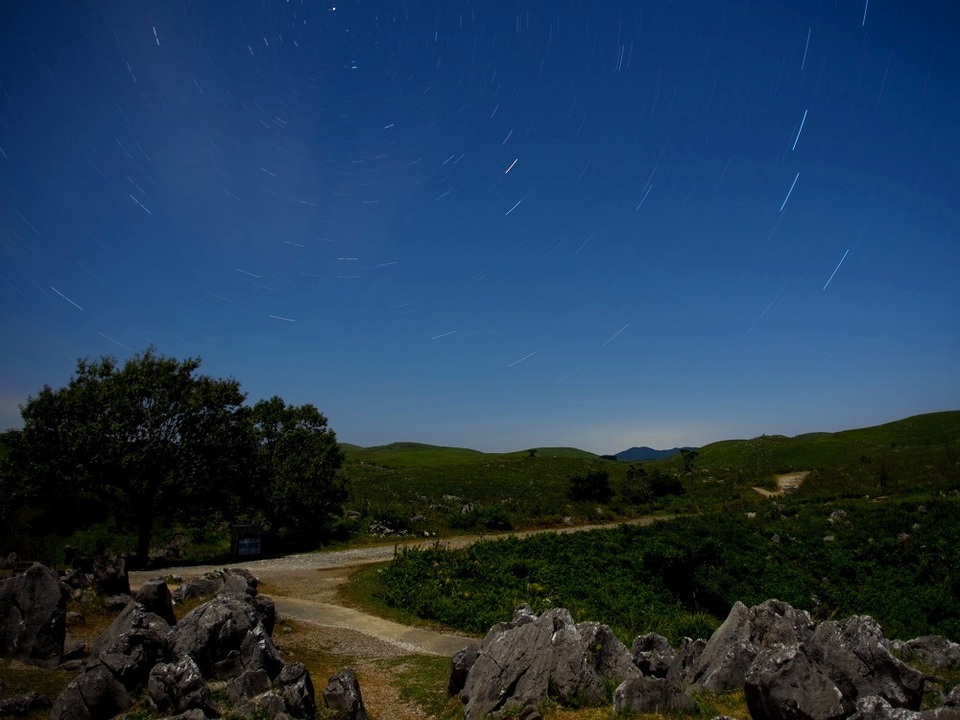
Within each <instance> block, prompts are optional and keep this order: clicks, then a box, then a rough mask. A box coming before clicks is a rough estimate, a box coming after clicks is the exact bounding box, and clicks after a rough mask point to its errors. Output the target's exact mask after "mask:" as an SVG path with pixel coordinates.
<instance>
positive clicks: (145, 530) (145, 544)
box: [137, 512, 153, 567]
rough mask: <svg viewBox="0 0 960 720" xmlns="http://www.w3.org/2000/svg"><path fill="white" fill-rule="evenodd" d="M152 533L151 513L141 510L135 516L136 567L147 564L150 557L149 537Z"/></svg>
mask: <svg viewBox="0 0 960 720" xmlns="http://www.w3.org/2000/svg"><path fill="white" fill-rule="evenodd" d="M152 535H153V513H152V512H141V513H140V514H139V516H138V517H137V567H143V566H145V565H146V564H147V560H148V559H149V557H150V537H151V536H152Z"/></svg>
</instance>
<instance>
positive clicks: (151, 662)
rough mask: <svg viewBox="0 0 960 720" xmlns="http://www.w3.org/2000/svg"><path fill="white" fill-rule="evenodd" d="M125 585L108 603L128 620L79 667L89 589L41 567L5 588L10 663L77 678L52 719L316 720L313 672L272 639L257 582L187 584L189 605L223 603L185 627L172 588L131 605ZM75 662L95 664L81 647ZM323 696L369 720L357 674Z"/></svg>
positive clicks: (2, 605)
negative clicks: (126, 715) (77, 615)
mask: <svg viewBox="0 0 960 720" xmlns="http://www.w3.org/2000/svg"><path fill="white" fill-rule="evenodd" d="M122 575H123V578H122V580H121V581H118V582H117V584H115V585H114V587H116V589H117V590H122V589H123V587H124V585H125V586H126V588H127V594H123V593H121V594H117V595H113V596H111V597H109V598H108V599H107V601H108V602H109V604H110V605H111V606H117V607H122V610H121V611H120V613H119V615H118V616H117V617H116V619H115V620H114V622H113V623H112V624H111V626H110V627H109V628H108V629H107V630H106V631H105V632H104V633H103V635H101V636H100V637H99V638H98V639H97V641H96V644H95V645H94V647H93V648H92V649H91V652H90V653H89V657H76V658H73V659H70V658H65V652H64V647H65V644H67V645H69V643H70V641H69V636H67V635H66V633H65V625H66V600H67V598H68V597H69V595H70V592H71V587H72V588H73V591H74V592H77V591H80V592H82V591H84V590H85V589H87V588H88V587H89V585H87V584H86V583H85V582H84V581H82V580H80V579H79V578H77V577H70V578H68V580H70V581H71V584H70V585H69V586H68V585H67V584H66V583H65V582H61V580H60V578H59V577H58V576H57V574H56V573H54V572H53V571H51V570H50V569H48V568H45V567H43V566H42V565H34V566H33V567H31V568H30V569H29V570H27V571H26V572H25V573H22V574H20V575H18V576H15V577H13V578H10V579H8V580H4V581H2V582H0V622H2V623H3V624H2V626H0V641H2V643H3V644H2V645H0V655H7V656H12V657H16V658H18V659H21V660H24V661H26V662H30V663H32V664H35V665H40V666H45V667H60V668H62V669H67V670H74V671H76V672H77V676H76V677H75V678H74V679H73V680H72V681H71V682H70V684H69V685H68V686H67V688H66V689H65V690H64V691H63V693H61V694H60V696H59V697H57V698H56V700H55V701H54V702H53V708H52V710H51V712H50V717H51V720H101V719H102V720H107V719H108V718H113V717H116V716H117V715H119V714H121V713H123V712H124V711H126V710H128V709H130V708H131V707H132V706H133V705H134V698H133V695H138V697H139V698H140V702H141V705H142V706H146V707H147V708H149V709H150V710H151V711H153V712H154V713H158V714H159V715H162V716H165V717H171V718H180V719H181V720H204V718H219V717H223V716H225V715H226V716H229V717H236V718H242V717H256V718H264V719H265V718H270V719H272V720H295V719H297V718H313V717H315V716H316V711H317V707H316V701H315V697H314V688H313V682H312V680H311V678H310V673H309V672H308V670H307V668H306V667H305V666H304V665H302V664H301V663H299V662H294V663H285V662H284V660H283V659H282V657H281V656H280V653H279V651H278V650H277V648H276V646H275V645H274V644H273V640H272V634H273V627H274V623H275V620H276V611H275V608H274V604H273V601H272V600H270V599H269V598H267V597H265V596H263V595H260V594H259V593H258V592H257V579H256V578H255V577H254V576H253V575H251V574H250V573H249V571H246V570H233V569H231V570H222V571H217V572H214V573H209V574H207V575H205V576H204V577H202V578H199V579H198V580H195V581H191V582H189V583H186V584H184V585H181V587H180V588H178V590H177V591H176V592H175V593H174V595H175V596H176V597H177V598H179V599H185V598H192V597H208V596H211V595H212V596H214V597H213V598H212V599H211V600H209V601H208V602H205V603H203V604H202V605H200V606H198V607H197V608H196V609H194V610H193V611H191V612H190V613H188V614H187V615H186V616H184V617H183V618H182V619H181V620H179V621H177V619H176V617H175V615H174V609H173V601H174V595H171V593H170V591H169V589H168V587H167V585H166V583H165V582H164V581H163V580H160V579H157V580H151V581H149V582H147V583H144V585H143V586H142V587H141V588H140V590H139V591H138V592H137V593H136V595H134V596H130V595H129V594H128V593H129V585H127V584H126V577H125V572H123V573H122ZM78 585H80V587H77V586H78ZM76 654H77V655H81V656H82V655H86V653H85V652H83V648H82V647H81V648H80V651H79V652H77V653H76ZM66 655H70V653H66ZM65 659H66V661H64V660H65ZM213 688H216V689H217V690H218V692H217V694H216V699H215V697H214V690H213ZM323 696H324V701H325V703H326V704H327V706H328V707H331V708H334V709H337V710H338V711H340V712H341V713H342V714H343V715H344V716H345V717H347V718H349V720H365V718H366V711H365V709H364V707H363V700H362V698H361V696H360V688H359V685H358V684H357V681H356V676H355V675H354V674H353V671H352V670H350V669H349V668H345V669H344V670H342V671H340V672H339V673H337V674H336V675H335V676H334V677H333V678H331V681H330V683H329V684H328V686H327V688H326V689H325V690H324V694H323ZM47 702H48V703H49V701H47ZM42 704H43V700H42V698H40V697H39V696H36V697H34V694H31V695H25V696H22V697H18V698H8V699H5V700H3V701H0V710H2V711H3V713H4V714H9V713H11V712H13V713H22V712H29V711H31V710H32V709H34V708H36V707H42ZM8 706H9V707H8Z"/></svg>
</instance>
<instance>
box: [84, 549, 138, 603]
mask: <svg viewBox="0 0 960 720" xmlns="http://www.w3.org/2000/svg"><path fill="white" fill-rule="evenodd" d="M93 586H94V587H95V588H96V589H97V592H98V593H100V594H101V595H106V596H110V595H129V594H130V578H129V577H128V576H127V561H126V560H124V559H123V558H122V557H120V556H117V555H114V556H112V557H108V556H106V555H99V556H97V557H95V558H94V559H93Z"/></svg>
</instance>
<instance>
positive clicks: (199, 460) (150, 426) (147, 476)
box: [0, 348, 347, 563]
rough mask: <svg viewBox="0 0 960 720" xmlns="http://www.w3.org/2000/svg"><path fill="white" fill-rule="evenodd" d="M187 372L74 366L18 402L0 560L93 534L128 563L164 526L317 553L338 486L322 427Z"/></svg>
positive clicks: (332, 443) (338, 458) (149, 360)
mask: <svg viewBox="0 0 960 720" xmlns="http://www.w3.org/2000/svg"><path fill="white" fill-rule="evenodd" d="M199 368H200V360H199V359H198V358H191V359H187V360H182V361H180V360H176V359H174V358H170V357H164V356H163V355H160V354H158V353H157V352H155V351H154V350H153V349H152V348H150V349H148V350H146V351H144V352H142V353H140V354H138V355H135V356H134V357H132V358H130V359H129V360H127V361H126V362H125V363H124V364H123V365H122V366H120V365H118V363H117V361H116V360H115V359H114V358H112V357H103V358H101V359H99V360H97V361H89V360H85V359H84V360H80V361H78V363H77V367H76V371H75V373H74V375H73V377H71V378H70V381H69V382H68V383H67V384H66V385H65V386H64V387H61V388H57V389H54V388H51V387H50V386H44V387H43V388H42V389H41V390H40V392H39V393H38V394H37V395H36V396H33V397H30V398H28V399H27V401H26V402H25V403H24V405H22V406H21V414H22V416H23V422H24V424H23V428H22V429H20V430H10V431H8V432H6V433H5V434H4V435H3V436H2V440H3V451H4V454H3V460H2V464H0V524H2V525H3V527H4V531H3V535H4V536H3V537H0V543H2V544H3V546H9V547H2V548H0V549H2V550H6V551H9V550H10V549H16V550H19V551H20V552H21V553H23V552H24V551H26V552H27V553H28V554H32V555H36V554H38V553H40V552H43V550H42V549H41V550H38V548H44V547H48V546H49V544H48V545H43V544H42V543H39V542H38V538H48V537H50V536H57V537H61V538H67V537H69V536H70V535H71V534H72V533H74V532H76V531H78V530H84V529H86V528H90V527H92V526H98V527H100V528H102V529H103V532H104V533H105V534H107V535H108V536H109V534H110V533H111V531H116V533H117V535H116V540H117V543H118V544H121V545H122V542H123V538H124V537H127V538H130V542H131V543H132V544H133V546H134V548H135V553H136V559H137V561H138V562H139V563H143V562H146V560H147V558H148V555H149V552H150V549H151V547H152V544H153V542H154V540H155V538H156V537H157V535H158V533H162V532H166V531H169V530H171V529H173V528H177V527H181V528H188V529H192V530H193V531H195V532H196V531H197V529H203V528H212V527H214V526H219V527H221V528H222V527H224V526H227V525H229V524H234V523H255V524H258V525H260V526H262V528H263V529H264V532H265V534H266V539H267V542H268V547H271V548H272V549H273V550H290V549H299V548H305V547H313V546H316V545H318V544H320V543H323V542H325V541H328V540H329V539H330V538H331V537H332V536H333V535H334V533H335V532H336V526H337V523H338V522H339V519H340V517H341V516H342V510H343V502H344V501H345V499H346V496H347V486H346V479H345V477H344V475H343V473H342V471H341V466H342V464H343V452H342V450H341V448H340V446H339V444H338V443H337V438H336V435H335V434H334V432H333V430H331V429H330V428H329V426H328V425H327V419H326V418H325V417H324V416H323V414H322V413H320V411H319V410H317V408H315V407H314V406H313V405H309V404H308V405H299V406H295V405H288V404H287V403H285V402H284V401H283V400H282V399H281V398H279V397H273V398H270V399H269V400H260V401H259V402H257V403H255V404H253V405H252V406H251V405H247V404H245V402H244V401H245V399H246V395H245V393H244V392H243V391H242V390H241V387H240V383H239V382H238V381H236V380H234V379H232V378H231V379H217V378H212V377H209V376H207V375H202V374H200V373H199V372H198V370H199ZM114 549H115V550H119V549H120V548H117V547H115V548H114ZM45 559H50V558H45Z"/></svg>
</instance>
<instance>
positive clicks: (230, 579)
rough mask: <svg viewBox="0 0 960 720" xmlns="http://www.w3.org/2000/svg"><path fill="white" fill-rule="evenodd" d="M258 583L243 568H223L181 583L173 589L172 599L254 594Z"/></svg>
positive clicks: (177, 601)
mask: <svg viewBox="0 0 960 720" xmlns="http://www.w3.org/2000/svg"><path fill="white" fill-rule="evenodd" d="M258 584H259V581H258V580H257V578H256V576H254V575H253V573H251V572H250V571H249V570H247V569H245V568H223V569H222V570H213V571H211V572H208V573H206V574H204V575H201V576H200V577H198V578H196V579H194V580H188V581H187V582H185V583H182V584H181V585H180V587H178V588H177V589H176V590H174V591H173V600H174V602H176V603H180V602H183V601H184V600H189V599H191V598H204V597H213V596H215V595H255V594H256V592H257V585H258Z"/></svg>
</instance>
